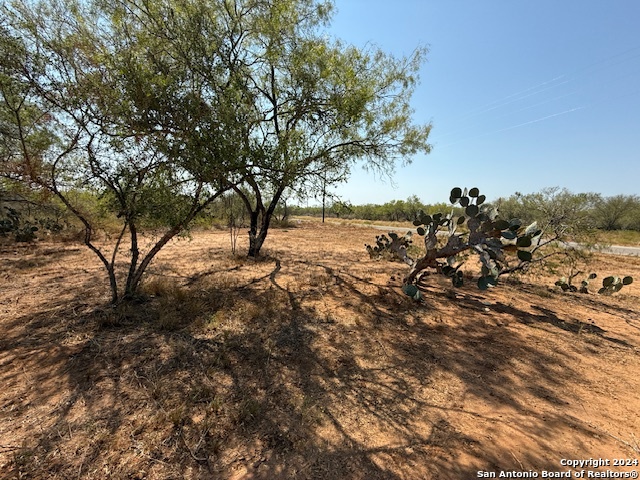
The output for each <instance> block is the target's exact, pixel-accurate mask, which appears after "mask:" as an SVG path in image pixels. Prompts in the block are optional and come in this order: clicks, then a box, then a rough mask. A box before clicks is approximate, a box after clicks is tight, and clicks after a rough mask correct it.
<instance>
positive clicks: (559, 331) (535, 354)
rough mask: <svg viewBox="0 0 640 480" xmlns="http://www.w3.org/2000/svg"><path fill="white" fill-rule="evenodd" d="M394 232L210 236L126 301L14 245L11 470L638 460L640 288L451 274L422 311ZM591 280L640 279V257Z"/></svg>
mask: <svg viewBox="0 0 640 480" xmlns="http://www.w3.org/2000/svg"><path fill="white" fill-rule="evenodd" d="M379 233H380V232H379V231H376V230H372V229H370V228H355V227H345V226H335V225H327V226H322V225H320V224H311V223H302V224H301V225H299V226H298V227H297V228H291V229H289V230H286V231H285V230H273V232H272V233H271V234H270V236H269V238H268V240H267V244H266V246H265V250H266V251H265V254H266V255H267V256H266V258H264V259H263V260H262V261H259V262H253V261H249V260H246V259H243V258H241V257H234V256H232V255H231V254H230V249H229V235H228V233H227V232H222V231H213V232H200V233H196V234H194V236H193V239H192V240H191V241H188V240H178V241H175V242H173V243H172V244H170V245H169V246H168V247H167V248H166V250H164V251H163V252H161V254H160V255H159V256H158V258H157V261H155V263H154V264H152V267H151V271H150V272H149V275H148V277H147V280H146V285H145V288H144V289H145V292H146V294H147V297H148V298H147V300H146V301H140V302H138V303H136V304H131V305H126V306H122V307H120V308H118V309H111V308H109V307H107V306H106V302H107V300H108V295H107V293H108V292H107V291H106V290H105V288H106V277H105V275H104V272H103V270H102V269H101V267H100V265H99V264H98V263H97V260H96V259H95V257H94V256H93V254H92V253H90V252H89V251H88V250H87V249H85V248H84V247H82V246H80V245H69V244H54V243H46V242H42V243H38V244H36V245H33V246H29V245H20V246H7V245H5V246H3V247H2V249H1V253H0V262H1V263H0V264H1V266H2V268H1V270H0V478H3V479H4V478H7V479H13V478H15V479H22V478H25V479H27V478H28V479H45V478H47V479H52V478H55V479H76V478H77V479H85V478H86V479H104V478H114V479H143V478H148V479H181V478H185V479H241V478H246V479H274V478H295V479H306V478H317V479H382V478H384V479H467V478H477V477H478V471H487V472H496V473H498V474H499V472H500V471H507V470H509V471H512V470H515V471H525V472H529V471H534V472H536V473H538V474H539V475H541V472H542V471H543V470H546V471H566V470H567V467H563V466H561V465H560V461H561V459H588V458H592V457H593V458H603V459H610V460H611V461H613V459H627V458H630V459H634V458H640V448H639V442H640V438H639V437H640V395H639V392H640V307H639V305H640V303H639V302H638V300H639V298H640V287H639V284H640V281H636V282H635V283H634V284H632V285H631V286H629V287H626V288H625V289H624V290H622V292H620V293H619V294H616V295H615V296H611V297H604V296H601V295H596V294H591V295H581V294H577V293H570V294H564V293H561V292H559V291H558V289H557V287H553V286H552V283H553V280H552V279H550V278H542V277H535V278H534V277H529V276H523V277H521V278H519V279H518V281H513V282H511V283H503V284H501V285H500V286H499V287H498V288H495V289H493V290H492V291H489V292H488V293H486V294H484V293H482V292H480V291H479V290H478V289H477V288H476V287H475V282H473V281H472V280H470V281H468V282H467V284H468V285H466V286H464V287H463V288H461V289H458V290H456V291H453V290H452V289H451V288H449V286H448V283H447V282H446V280H445V279H441V278H439V277H435V276H434V277H432V278H430V280H429V285H428V286H426V287H425V288H424V292H423V293H424V302H423V303H421V304H418V303H416V302H414V301H412V300H411V299H409V298H408V297H406V296H405V295H403V294H402V293H401V291H400V282H401V275H402V273H403V271H404V267H403V265H401V264H398V263H389V262H385V261H376V260H371V259H369V257H368V255H367V253H366V251H365V250H364V248H363V244H364V243H365V242H371V241H372V240H373V238H374V237H375V235H378V234H379ZM245 242H246V238H244V237H242V236H241V237H240V240H239V243H240V245H244V243H245ZM593 271H595V272H596V273H598V274H599V276H600V277H601V278H602V277H603V276H604V275H606V274H631V275H634V276H635V278H636V279H640V259H639V258H622V257H604V256H602V257H596V259H595V263H594V267H593ZM609 468H610V469H611V470H613V471H616V472H621V471H630V470H632V469H635V470H640V468H639V467H624V468H622V467H617V466H616V467H613V466H612V467H609ZM592 470H593V469H592ZM601 470H603V469H602V468H601V469H600V471H601Z"/></svg>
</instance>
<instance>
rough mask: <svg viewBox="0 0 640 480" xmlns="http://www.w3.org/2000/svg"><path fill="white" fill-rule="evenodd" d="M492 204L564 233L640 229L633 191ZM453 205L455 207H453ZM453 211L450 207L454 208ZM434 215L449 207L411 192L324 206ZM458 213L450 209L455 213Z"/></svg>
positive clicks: (341, 212) (315, 212) (563, 193)
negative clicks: (401, 197) (392, 197)
mask: <svg viewBox="0 0 640 480" xmlns="http://www.w3.org/2000/svg"><path fill="white" fill-rule="evenodd" d="M492 205H493V206H494V207H496V208H497V209H498V210H499V211H500V214H501V215H502V216H503V217H505V218H519V219H521V220H522V221H523V223H525V224H529V223H532V222H533V221H536V220H537V221H539V222H540V221H544V219H549V220H550V221H551V219H553V223H554V226H555V227H556V228H557V229H563V230H565V231H566V233H571V232H572V231H573V232H576V231H578V230H589V229H599V230H636V231H640V197H638V196H637V195H614V196H608V197H607V196H603V195H601V194H599V193H572V192H570V191H569V190H567V189H560V188H557V187H554V188H546V189H543V190H541V191H540V192H536V193H529V194H522V193H519V192H516V193H514V194H513V195H511V196H509V197H500V198H498V199H497V200H495V201H494V202H492ZM456 208H457V207H456ZM454 210H455V208H454ZM421 211H422V212H424V213H426V214H433V213H436V212H446V211H451V206H450V205H447V204H445V203H435V204H428V203H423V202H422V201H421V200H420V199H419V198H418V197H417V196H416V195H412V196H410V197H408V198H407V199H406V200H392V201H390V202H386V203H383V204H373V203H367V204H364V205H352V204H351V203H349V202H344V201H340V200H334V201H333V202H332V203H331V204H330V205H329V206H328V207H327V209H326V214H327V216H329V217H332V218H343V219H358V220H372V221H389V222H413V221H414V220H416V219H417V218H419V214H420V212H421ZM289 212H290V214H291V215H308V216H313V217H320V216H321V215H322V207H321V206H308V207H305V206H299V205H294V206H291V207H289ZM460 213H461V212H459V211H454V215H460Z"/></svg>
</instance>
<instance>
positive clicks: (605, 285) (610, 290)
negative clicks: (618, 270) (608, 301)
mask: <svg viewBox="0 0 640 480" xmlns="http://www.w3.org/2000/svg"><path fill="white" fill-rule="evenodd" d="M632 283H633V277H630V276H628V275H627V276H626V277H623V278H620V277H613V276H610V277H606V278H604V279H603V280H602V288H601V289H600V290H598V293H599V294H601V295H613V294H614V293H617V292H619V291H620V290H622V287H624V286H625V285H631V284H632Z"/></svg>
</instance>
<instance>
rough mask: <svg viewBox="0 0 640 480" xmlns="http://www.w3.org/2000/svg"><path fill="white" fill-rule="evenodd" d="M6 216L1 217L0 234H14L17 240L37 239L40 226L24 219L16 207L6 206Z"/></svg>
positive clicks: (30, 240)
mask: <svg viewBox="0 0 640 480" xmlns="http://www.w3.org/2000/svg"><path fill="white" fill-rule="evenodd" d="M4 208H5V210H6V212H7V213H6V216H5V217H0V236H2V237H6V236H7V235H12V236H13V237H14V239H15V241H16V242H32V241H33V240H35V239H36V232H37V231H38V227H37V226H35V225H33V224H32V223H31V222H29V221H23V219H22V215H21V213H20V212H18V211H17V210H16V209H14V208H11V207H4Z"/></svg>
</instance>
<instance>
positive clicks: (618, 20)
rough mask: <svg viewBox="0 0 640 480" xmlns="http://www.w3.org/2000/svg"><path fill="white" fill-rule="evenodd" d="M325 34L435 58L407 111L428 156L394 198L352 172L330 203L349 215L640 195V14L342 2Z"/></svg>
mask: <svg viewBox="0 0 640 480" xmlns="http://www.w3.org/2000/svg"><path fill="white" fill-rule="evenodd" d="M336 8H337V12H336V14H335V16H334V20H333V22H332V24H331V27H330V34H332V35H334V36H336V37H338V38H340V39H342V40H344V41H346V42H348V43H351V44H353V45H356V46H360V47H362V46H365V45H366V44H367V43H372V44H374V45H376V46H377V47H379V48H381V49H382V50H384V51H386V52H389V53H393V54H395V55H409V54H411V52H412V51H413V50H414V49H415V48H416V46H419V45H426V46H427V47H428V48H429V54H428V59H427V62H426V63H425V64H424V66H423V67H422V69H421V72H420V79H421V83H420V85H419V86H418V88H417V90H416V92H415V95H414V98H413V99H412V106H413V108H414V109H415V120H416V121H417V122H421V123H422V122H432V123H433V130H432V133H431V140H430V143H431V144H432V145H433V151H432V153H431V154H429V155H422V156H417V157H415V158H414V159H413V163H412V164H411V165H410V166H406V167H398V169H397V172H396V174H395V176H394V182H393V183H394V184H395V187H394V186H393V185H391V183H390V182H389V181H382V180H380V179H376V178H375V177H374V176H373V175H371V174H368V173H366V172H364V171H362V169H361V168H358V167H356V168H355V169H354V171H353V174H352V177H351V180H350V181H349V182H348V183H347V184H344V185H342V186H340V187H338V188H336V189H335V191H336V193H338V194H339V195H340V196H341V197H342V198H343V199H345V200H349V201H351V202H352V203H354V204H362V203H384V202H386V201H389V200H392V199H405V198H407V197H408V196H409V195H414V194H415V195H418V197H420V198H421V199H422V200H423V201H424V202H427V203H434V202H440V201H446V199H447V198H448V192H449V190H450V189H451V187H454V186H460V187H465V186H467V187H472V186H477V187H479V188H480V190H481V191H482V192H483V193H485V194H486V195H487V197H488V198H489V199H493V198H497V197H498V196H507V195H510V194H512V193H514V192H516V191H519V192H522V193H529V192H534V191H539V190H541V189H542V188H544V187H549V186H560V187H566V188H568V189H569V190H571V191H573V192H586V191H592V192H599V193H602V194H603V195H605V196H608V195H615V194H619V193H623V194H638V193H640V188H638V182H639V181H640V1H638V0H598V1H593V0H536V1H532V0H395V1H390V0H336Z"/></svg>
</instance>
